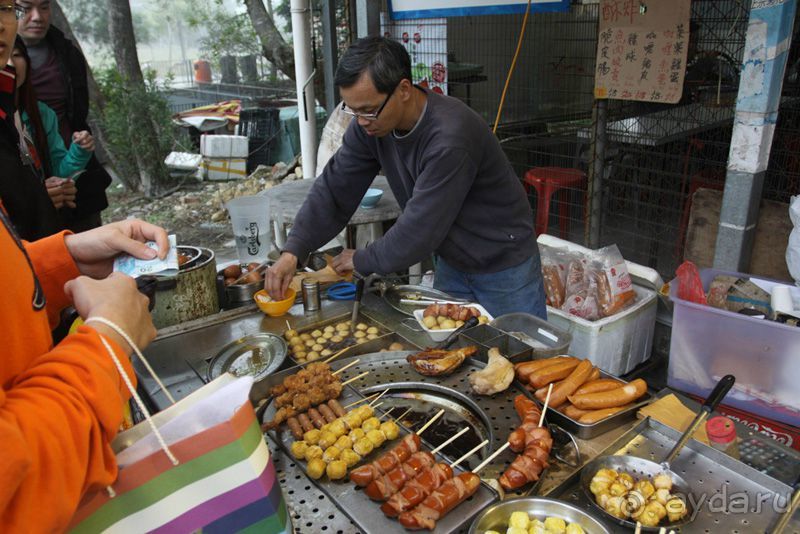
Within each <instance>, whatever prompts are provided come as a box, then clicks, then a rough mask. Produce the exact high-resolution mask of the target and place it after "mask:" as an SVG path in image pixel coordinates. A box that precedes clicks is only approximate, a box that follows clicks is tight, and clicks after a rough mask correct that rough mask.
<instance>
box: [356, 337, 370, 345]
mask: <svg viewBox="0 0 800 534" xmlns="http://www.w3.org/2000/svg"><path fill="white" fill-rule="evenodd" d="M367 341H369V339H367V338H365V337H360V338H358V339H356V345H361V344H362V343H366V342H367Z"/></svg>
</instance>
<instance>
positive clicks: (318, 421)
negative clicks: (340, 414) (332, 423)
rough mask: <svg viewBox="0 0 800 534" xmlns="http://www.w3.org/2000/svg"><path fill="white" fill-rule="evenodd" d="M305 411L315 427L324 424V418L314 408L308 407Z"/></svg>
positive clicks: (320, 426)
mask: <svg viewBox="0 0 800 534" xmlns="http://www.w3.org/2000/svg"><path fill="white" fill-rule="evenodd" d="M306 413H308V417H309V418H311V422H312V423H314V426H315V427H317V428H322V425H324V424H325V418H324V417H322V414H321V413H319V411H318V410H317V409H316V408H309V409H308V412H306Z"/></svg>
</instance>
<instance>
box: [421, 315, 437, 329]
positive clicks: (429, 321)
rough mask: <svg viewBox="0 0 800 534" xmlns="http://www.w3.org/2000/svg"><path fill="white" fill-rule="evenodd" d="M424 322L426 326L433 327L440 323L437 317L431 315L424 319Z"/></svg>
mask: <svg viewBox="0 0 800 534" xmlns="http://www.w3.org/2000/svg"><path fill="white" fill-rule="evenodd" d="M422 324H424V325H425V327H426V328H428V329H431V328H433V327H434V326H437V325H438V324H439V323H438V322H437V321H436V317H434V316H433V315H429V316H427V317H425V318H424V319H422Z"/></svg>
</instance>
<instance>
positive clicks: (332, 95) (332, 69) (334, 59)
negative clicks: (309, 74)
mask: <svg viewBox="0 0 800 534" xmlns="http://www.w3.org/2000/svg"><path fill="white" fill-rule="evenodd" d="M321 18H322V58H323V60H324V61H323V62H322V70H323V74H324V75H325V109H326V111H327V112H328V117H330V116H331V114H332V113H333V109H334V107H335V106H336V104H337V103H338V102H339V89H338V88H337V87H336V84H334V83H333V79H334V76H335V74H336V66H337V65H338V64H339V49H338V47H337V43H336V2H335V1H334V0H322V17H321Z"/></svg>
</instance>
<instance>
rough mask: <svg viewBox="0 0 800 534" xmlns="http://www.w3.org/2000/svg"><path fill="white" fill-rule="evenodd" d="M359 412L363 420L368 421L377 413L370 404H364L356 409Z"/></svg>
mask: <svg viewBox="0 0 800 534" xmlns="http://www.w3.org/2000/svg"><path fill="white" fill-rule="evenodd" d="M355 411H357V412H358V415H359V416H361V420H362V421H366V420H367V419H369V418H370V417H372V415H373V414H374V413H375V408H373V407H372V406H370V405H369V404H362V405H361V406H359V407H358V408H356V409H355Z"/></svg>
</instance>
